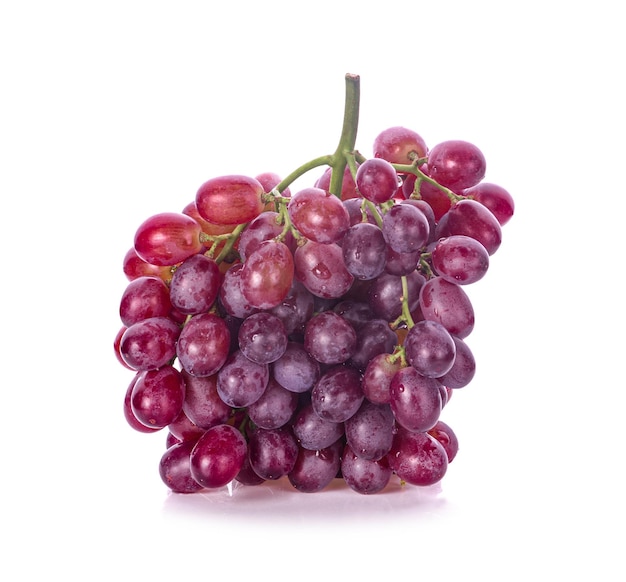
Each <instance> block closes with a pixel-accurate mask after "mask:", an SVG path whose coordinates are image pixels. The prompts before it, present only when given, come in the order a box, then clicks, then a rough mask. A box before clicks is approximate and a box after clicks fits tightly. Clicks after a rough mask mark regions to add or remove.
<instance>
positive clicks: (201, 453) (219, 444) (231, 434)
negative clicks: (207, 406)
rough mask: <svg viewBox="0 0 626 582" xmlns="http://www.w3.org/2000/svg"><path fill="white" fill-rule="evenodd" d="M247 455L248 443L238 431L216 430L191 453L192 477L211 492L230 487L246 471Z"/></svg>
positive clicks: (221, 427) (226, 427) (222, 427)
mask: <svg viewBox="0 0 626 582" xmlns="http://www.w3.org/2000/svg"><path fill="white" fill-rule="evenodd" d="M247 451H248V445H247V443H246V439H245V438H244V436H243V435H242V434H241V433H240V432H239V431H238V430H237V429H236V428H235V427H233V426H231V425H230V424H219V425H217V426H213V427H211V428H210V429H208V430H207V431H206V432H205V433H204V435H202V436H201V437H200V438H199V439H198V441H197V442H196V444H195V445H194V447H193V449H192V450H191V455H190V464H191V476H192V477H193V478H194V479H195V480H196V481H197V482H198V483H199V484H200V485H202V486H203V487H207V488H209V489H215V488H217V487H223V486H225V485H228V484H229V483H230V482H231V481H233V479H235V477H236V476H237V475H238V473H239V471H240V470H241V468H242V467H243V464H244V460H245V458H246V455H247Z"/></svg>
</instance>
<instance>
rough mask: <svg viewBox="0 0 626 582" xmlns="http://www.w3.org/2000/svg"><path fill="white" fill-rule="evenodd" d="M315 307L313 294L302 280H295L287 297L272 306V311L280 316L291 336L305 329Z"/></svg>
mask: <svg viewBox="0 0 626 582" xmlns="http://www.w3.org/2000/svg"><path fill="white" fill-rule="evenodd" d="M314 308H315V298H314V296H313V294H312V293H311V292H310V291H309V290H308V289H307V288H306V287H305V286H304V285H303V284H302V283H300V281H296V280H294V281H293V282H292V283H291V288H290V289H289V292H288V293H287V295H286V296H285V298H284V299H283V300H282V301H281V302H280V303H279V304H278V305H276V306H275V307H272V309H270V312H271V313H272V314H273V315H276V316H277V317H278V318H280V320H281V321H282V322H283V325H284V326H285V332H286V333H287V335H288V336H289V335H291V334H293V333H294V332H296V331H301V330H302V329H303V327H304V324H305V323H306V322H307V321H308V320H309V319H311V317H312V316H313V312H314Z"/></svg>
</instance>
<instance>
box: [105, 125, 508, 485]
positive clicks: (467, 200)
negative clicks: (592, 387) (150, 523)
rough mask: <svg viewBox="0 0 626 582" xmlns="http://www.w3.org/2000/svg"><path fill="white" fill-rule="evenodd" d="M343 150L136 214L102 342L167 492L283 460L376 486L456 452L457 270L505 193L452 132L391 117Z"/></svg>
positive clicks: (497, 237)
mask: <svg viewBox="0 0 626 582" xmlns="http://www.w3.org/2000/svg"><path fill="white" fill-rule="evenodd" d="M342 156H343V158H342V161H343V162H344V163H343V165H342V164H336V163H335V162H336V159H337V158H336V156H335V157H329V158H328V159H327V160H325V161H326V162H327V163H328V167H327V168H326V169H325V171H324V172H323V173H322V175H321V176H318V178H317V180H316V181H315V182H313V185H312V186H310V187H306V188H303V189H301V190H299V191H297V192H294V193H293V194H292V193H291V191H290V188H289V186H290V185H291V183H292V182H293V181H294V179H293V176H297V175H298V173H297V172H296V173H295V174H292V179H291V180H282V181H281V179H280V177H279V176H277V175H276V174H274V173H271V172H268V173H265V174H262V175H258V176H255V177H248V176H243V175H228V176H217V177H214V178H212V179H210V180H208V181H207V182H205V183H204V184H202V185H201V186H200V188H199V189H198V191H197V194H196V196H195V199H193V200H192V201H191V202H190V203H189V204H188V205H187V206H186V207H185V208H184V209H183V210H182V212H180V213H172V212H168V213H163V214H158V215H155V216H152V217H150V218H148V219H147V220H146V221H145V222H144V223H143V224H141V225H140V226H139V228H138V229H137V231H136V233H135V237H134V244H133V245H132V247H131V248H130V250H129V251H128V253H127V254H126V256H125V258H124V263H123V270H124V273H125V275H126V277H127V279H128V284H127V287H126V288H125V290H124V292H123V294H122V298H121V301H120V310H119V311H120V318H121V322H122V326H121V328H120V330H119V333H118V334H117V336H116V338H115V342H114V347H115V352H116V355H117V357H118V359H119V361H120V362H121V363H122V364H123V365H124V366H125V367H127V368H129V369H131V370H132V371H133V372H134V377H133V379H132V381H131V382H130V385H129V386H128V388H127V391H126V394H125V399H124V414H125V418H126V420H127V421H128V423H129V425H130V426H131V427H132V428H134V429H136V430H137V431H140V432H144V433H152V432H157V431H161V430H163V429H165V432H166V433H167V439H166V447H165V451H164V453H163V456H162V458H161V459H160V462H159V473H160V476H161V478H162V479H163V482H164V483H165V484H166V485H167V486H168V487H169V488H170V489H171V490H172V491H174V492H178V493H193V492H196V491H199V490H202V489H205V488H218V487H223V486H225V485H227V484H229V483H231V482H232V481H233V480H236V481H238V482H240V483H242V484H244V485H260V484H262V483H263V482H265V481H271V480H276V479H280V478H283V477H284V478H287V479H288V480H289V482H290V483H291V484H292V485H293V487H294V488H295V489H297V490H299V491H303V492H315V491H320V490H322V489H324V488H325V487H326V486H327V485H329V484H330V483H331V482H332V481H333V480H334V479H337V478H341V479H343V480H344V481H345V483H347V485H348V486H349V487H350V488H352V489H353V490H354V491H357V492H358V493H362V494H372V493H376V492H380V491H382V490H383V489H384V488H385V487H386V486H387V484H388V483H389V481H390V480H391V479H392V477H393V476H394V475H395V476H396V478H399V479H400V480H401V481H402V482H403V483H408V484H413V485H418V486H426V485H431V484H434V483H436V482H438V481H439V480H440V479H442V477H443V476H444V474H445V472H446V470H447V467H448V464H449V463H450V462H451V461H452V460H453V459H454V457H455V455H456V453H457V450H458V440H457V437H456V435H455V433H454V431H453V430H452V428H451V427H450V426H449V425H447V424H446V423H445V422H443V421H442V420H441V418H440V416H441V412H442V409H443V408H444V407H445V406H446V405H447V404H448V402H449V400H450V398H451V396H452V394H453V391H454V390H457V389H460V388H463V387H465V386H466V385H468V384H469V383H470V381H471V380H472V378H473V376H474V373H475V360H474V357H473V355H472V352H471V350H470V348H469V346H468V344H467V341H466V340H467V338H468V336H469V335H470V333H471V332H472V329H473V327H474V311H473V308H472V304H471V302H470V299H469V297H468V295H467V293H466V291H465V288H466V286H467V285H469V284H471V283H474V282H476V281H478V280H480V279H481V278H482V277H483V276H484V275H485V273H486V272H487V269H488V267H489V258H490V256H491V255H493V253H495V252H496V250H497V249H498V247H499V246H500V243H501V239H502V226H503V225H504V224H505V223H506V222H507V221H508V220H509V219H510V218H511V216H512V215H513V211H514V204H513V200H512V198H511V196H510V194H509V193H508V192H507V191H506V190H505V189H504V188H502V187H500V186H498V185H495V184H492V183H489V182H486V181H484V176H485V169H486V163H485V158H484V156H483V154H482V153H481V151H480V150H479V149H478V148H477V147H476V146H474V145H473V144H471V143H468V142H465V141H458V140H456V141H446V142H442V143H439V144H437V145H435V146H434V147H432V148H431V149H430V150H429V149H428V148H427V146H426V144H425V142H424V140H423V139H422V137H421V136H420V135H419V134H417V133H416V132H414V131H412V130H409V129H407V128H404V127H390V128H388V129H385V130H384V131H382V132H381V133H380V134H379V135H378V137H377V138H376V139H375V141H374V144H373V156H372V157H369V158H365V157H364V156H363V155H361V154H360V153H359V152H358V151H356V150H353V151H348V152H345V154H344V153H342ZM331 163H332V165H331ZM319 165H321V163H320V164H319ZM312 167H318V165H314V166H311V167H308V166H307V171H310V169H311V168H312ZM333 172H340V173H341V178H342V180H341V182H340V186H341V187H340V191H338V192H335V193H332V192H331V191H330V190H331V184H332V183H333V182H332V175H333ZM336 183H337V181H335V184H336Z"/></svg>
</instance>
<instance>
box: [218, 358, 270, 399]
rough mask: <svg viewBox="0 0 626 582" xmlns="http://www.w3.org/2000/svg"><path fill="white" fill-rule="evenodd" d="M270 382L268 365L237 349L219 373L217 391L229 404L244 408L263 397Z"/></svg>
mask: <svg viewBox="0 0 626 582" xmlns="http://www.w3.org/2000/svg"><path fill="white" fill-rule="evenodd" d="M268 382H269V368H268V365H267V364H257V363H256V362H253V361H252V360H249V359H248V358H246V356H245V355H244V354H243V352H242V351H241V350H237V351H236V352H234V353H232V354H231V355H230V356H228V359H227V360H226V363H225V364H224V365H223V366H222V368H221V369H220V371H219V372H218V373H217V393H218V394H219V395H220V398H221V399H222V400H223V401H224V402H225V403H226V404H228V405H229V406H232V407H233V408H244V407H246V406H250V405H251V404H253V403H254V402H256V401H257V400H258V399H259V398H261V395H262V394H263V392H265V389H266V387H267V384H268Z"/></svg>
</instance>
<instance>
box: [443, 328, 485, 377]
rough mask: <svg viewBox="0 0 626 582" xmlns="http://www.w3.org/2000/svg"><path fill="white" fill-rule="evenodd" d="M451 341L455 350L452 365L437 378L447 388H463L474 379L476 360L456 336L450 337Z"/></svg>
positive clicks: (467, 347)
mask: <svg viewBox="0 0 626 582" xmlns="http://www.w3.org/2000/svg"><path fill="white" fill-rule="evenodd" d="M452 339H453V341H454V345H455V349H456V356H455V358H454V364H452V368H450V370H448V372H446V373H445V374H444V375H443V376H441V378H439V381H440V382H441V383H442V384H443V385H444V386H447V387H448V388H463V387H464V386H467V385H468V384H469V383H470V382H471V381H472V379H473V378H474V374H475V373H476V360H475V359H474V354H473V353H472V351H471V350H470V348H469V346H468V345H467V343H465V342H464V341H463V340H462V339H460V338H458V337H456V336H452Z"/></svg>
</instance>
